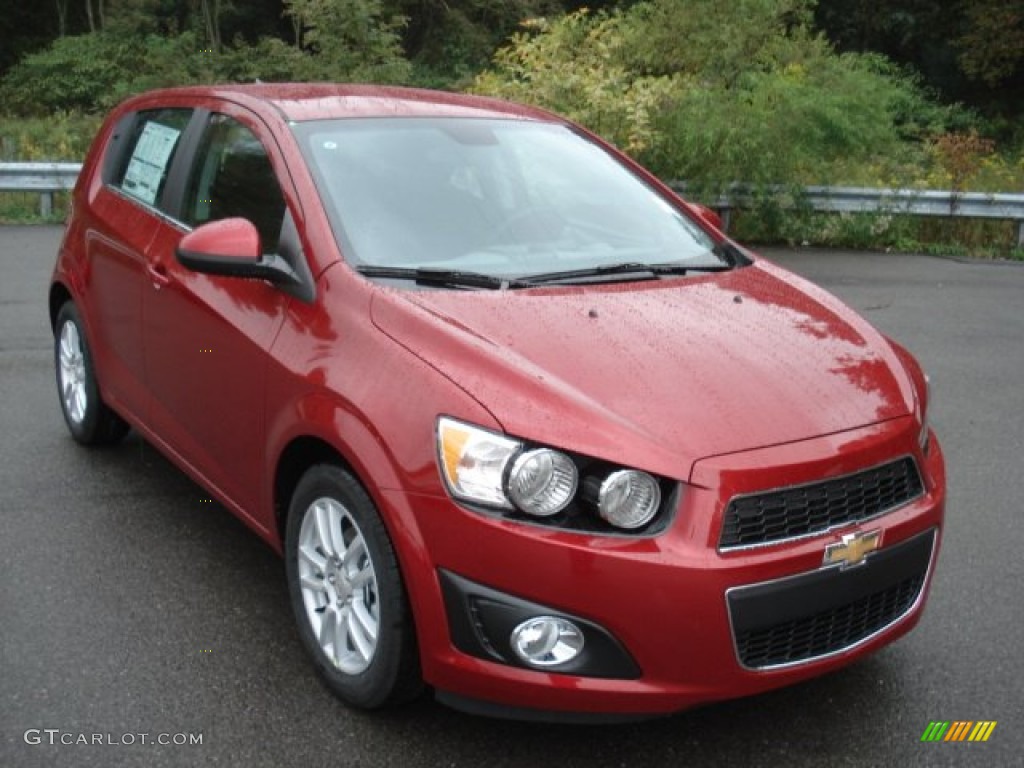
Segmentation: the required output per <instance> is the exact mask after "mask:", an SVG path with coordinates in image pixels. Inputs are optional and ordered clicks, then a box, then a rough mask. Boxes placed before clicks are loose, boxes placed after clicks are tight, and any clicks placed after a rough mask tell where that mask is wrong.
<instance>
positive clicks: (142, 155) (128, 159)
mask: <svg viewBox="0 0 1024 768" xmlns="http://www.w3.org/2000/svg"><path fill="white" fill-rule="evenodd" d="M191 117H192V110H191V109H160V110H153V111H149V112H140V113H139V114H138V115H137V117H136V120H135V124H134V126H133V128H132V133H131V135H130V136H129V137H128V142H127V147H126V152H125V157H124V161H123V163H122V166H121V169H120V172H119V173H118V174H117V175H116V176H115V178H114V180H113V182H114V186H116V187H119V188H120V189H121V191H122V192H124V193H125V194H127V195H129V196H131V197H134V198H135V199H136V200H139V201H141V202H143V203H145V204H146V205H152V206H157V205H158V201H159V200H160V194H161V193H162V192H163V188H164V184H165V182H166V181H167V172H168V170H169V169H170V167H171V163H172V162H173V160H174V153H175V152H176V151H177V149H178V145H179V144H180V143H181V141H180V140H181V134H182V133H183V132H184V131H185V127H186V126H187V125H188V122H189V119H191Z"/></svg>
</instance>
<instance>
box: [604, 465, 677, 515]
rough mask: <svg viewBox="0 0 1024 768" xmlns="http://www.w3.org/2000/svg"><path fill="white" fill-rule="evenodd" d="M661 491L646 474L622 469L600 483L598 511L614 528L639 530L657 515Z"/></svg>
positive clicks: (654, 481)
mask: <svg viewBox="0 0 1024 768" xmlns="http://www.w3.org/2000/svg"><path fill="white" fill-rule="evenodd" d="M660 505H661V489H660V488H659V487H658V481H657V480H655V479H654V478H653V477H651V476H650V475H649V474H647V473H646V472H640V471H638V470H635V469H621V470H619V471H618V472H612V473H611V474H610V475H608V477H606V478H605V480H604V482H603V483H601V490H600V492H599V493H598V497H597V511H598V513H599V514H600V515H601V517H602V518H604V519H605V520H607V521H608V522H609V523H611V524H612V525H614V526H615V527H616V528H625V529H626V530H631V529H633V528H642V527H643V526H645V525H647V524H648V523H649V522H651V520H653V519H654V516H655V515H656V514H657V513H658V507H659V506H660Z"/></svg>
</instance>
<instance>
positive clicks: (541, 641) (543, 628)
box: [510, 616, 583, 667]
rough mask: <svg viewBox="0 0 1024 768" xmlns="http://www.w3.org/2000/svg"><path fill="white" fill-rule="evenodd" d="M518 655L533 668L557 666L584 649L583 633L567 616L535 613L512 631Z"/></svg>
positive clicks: (513, 645)
mask: <svg viewBox="0 0 1024 768" xmlns="http://www.w3.org/2000/svg"><path fill="white" fill-rule="evenodd" d="M510 640H511V645H512V649H513V650H514V651H515V652H516V655H517V656H518V657H519V658H520V659H522V660H523V662H525V663H526V664H529V665H530V666H531V667H557V666H558V665H559V664H566V663H568V662H570V661H572V660H573V659H575V658H576V657H577V656H579V655H580V652H581V651H582V650H583V632H582V631H581V630H580V628H579V627H577V626H576V625H575V624H573V623H572V622H571V621H569V620H568V619H561V618H558V617H557V616H535V617H534V618H532V619H527V620H526V621H524V622H523V623H522V624H520V625H519V626H517V627H516V628H515V629H513V630H512V636H511V638H510Z"/></svg>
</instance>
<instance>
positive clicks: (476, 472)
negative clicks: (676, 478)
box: [437, 417, 676, 533]
mask: <svg viewBox="0 0 1024 768" xmlns="http://www.w3.org/2000/svg"><path fill="white" fill-rule="evenodd" d="M437 455H438V463H439V465H440V468H441V476H442V478H444V483H445V486H446V487H447V489H448V492H449V493H450V494H451V495H452V497H454V498H455V499H456V500H459V501H465V502H469V503H471V504H476V505H481V506H486V507H496V508H499V509H501V510H505V511H506V512H507V513H508V514H513V513H515V512H519V513H522V514H523V515H528V516H529V517H531V518H533V519H534V520H535V522H544V523H545V524H547V525H553V526H557V527H561V528H567V529H571V530H577V531H580V532H584V531H590V532H594V533H608V532H609V531H608V529H609V526H610V527H612V528H616V529H618V530H619V531H626V532H633V531H636V532H639V529H641V528H644V529H645V530H647V531H650V530H651V526H649V523H651V522H652V521H653V520H654V519H655V518H656V517H657V516H658V514H659V512H661V511H662V507H663V506H668V505H667V504H666V505H663V504H662V498H663V485H664V486H665V487H666V488H667V487H668V481H666V480H661V479H658V478H655V477H653V476H652V475H649V474H648V473H646V472H641V471H639V470H636V469H625V468H623V467H619V466H615V465H609V464H608V463H607V462H603V461H598V460H596V459H591V458H587V457H586V456H581V455H578V454H569V453H566V452H564V451H559V450H555V449H553V448H547V447H543V446H536V445H530V444H528V443H526V442H525V441H522V440H517V439H515V438H512V437H508V436H506V435H502V434H499V433H497V432H491V431H489V430H486V429H483V428H481V427H477V426H474V425H472V424H466V423H465V422H461V421H457V420H455V419H451V418H448V417H441V418H440V419H438V422H437ZM581 477H582V478H584V480H583V482H582V483H581V481H580V478H581ZM581 485H582V488H581ZM666 492H667V491H666ZM668 498H669V501H670V502H672V500H673V499H675V498H676V496H675V494H672V495H670V496H669V497H668ZM560 513H564V514H560ZM667 518H668V513H667V512H666V514H664V515H662V519H663V520H667ZM602 521H603V522H602Z"/></svg>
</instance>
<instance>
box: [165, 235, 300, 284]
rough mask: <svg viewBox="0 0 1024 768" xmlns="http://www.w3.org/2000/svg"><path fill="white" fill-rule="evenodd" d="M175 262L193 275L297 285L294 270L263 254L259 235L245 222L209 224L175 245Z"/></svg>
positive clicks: (282, 262)
mask: <svg viewBox="0 0 1024 768" xmlns="http://www.w3.org/2000/svg"><path fill="white" fill-rule="evenodd" d="M175 255H176V256H177V257H178V261H179V262H181V264H182V265H183V266H184V267H186V268H188V269H191V270H192V271H193V272H202V273H204V274H207V275H221V276H222V277H242V278H254V279H257V280H268V281H270V282H271V283H275V284H281V285H286V286H291V285H296V284H298V283H300V280H299V277H298V275H296V274H295V270H293V269H292V268H291V266H290V265H289V264H288V262H286V261H285V260H284V259H282V258H281V257H280V256H277V255H275V254H263V253H262V248H261V244H260V234H259V232H258V231H257V230H256V226H255V225H254V224H253V223H252V222H251V221H249V220H248V219H241V218H232V219H219V220H217V221H210V222H207V223H206V224H203V225H201V226H199V227H196V228H195V229H194V230H192V231H191V232H189V233H188V234H187V235H185V236H184V237H183V238H181V242H179V243H178V247H177V249H176V251H175Z"/></svg>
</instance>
